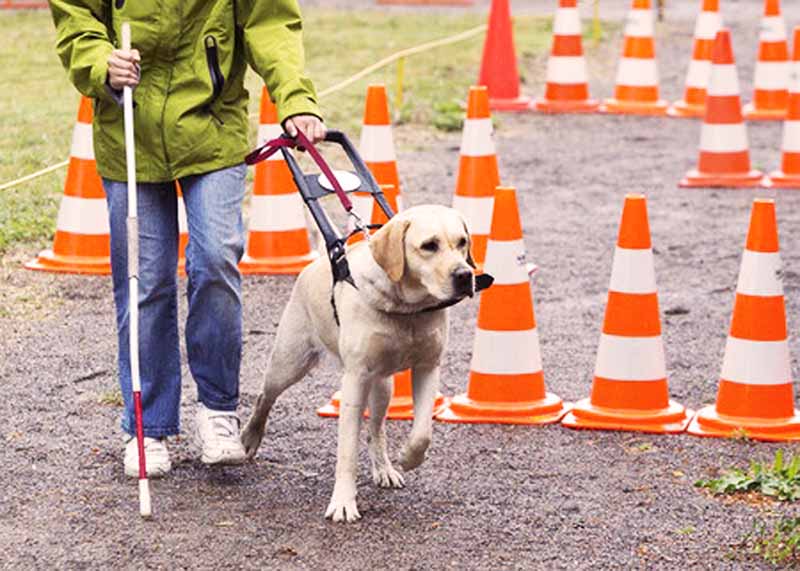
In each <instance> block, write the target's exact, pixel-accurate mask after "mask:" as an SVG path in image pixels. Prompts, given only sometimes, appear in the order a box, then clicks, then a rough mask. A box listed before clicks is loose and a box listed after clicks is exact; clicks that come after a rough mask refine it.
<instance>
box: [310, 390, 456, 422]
mask: <svg viewBox="0 0 800 571" xmlns="http://www.w3.org/2000/svg"><path fill="white" fill-rule="evenodd" d="M341 397H342V393H341V391H336V393H334V395H333V397H331V402H329V403H328V404H326V405H325V406H323V407H320V408H318V409H317V414H318V415H319V416H321V417H323V418H339V406H340V403H341ZM448 404H449V401H448V399H446V398H445V397H444V396H443V395H442V394H441V393H437V394H436V401H435V402H434V404H433V416H434V417H435V416H436V415H437V414H439V413H440V412H442V411H443V410H444V409H445V408H447V405H448ZM364 418H369V410H365V411H364ZM386 418H388V419H389V420H414V401H413V400H412V398H411V397H410V396H401V397H397V396H393V397H392V400H391V401H390V402H389V408H388V409H387V411H386Z"/></svg>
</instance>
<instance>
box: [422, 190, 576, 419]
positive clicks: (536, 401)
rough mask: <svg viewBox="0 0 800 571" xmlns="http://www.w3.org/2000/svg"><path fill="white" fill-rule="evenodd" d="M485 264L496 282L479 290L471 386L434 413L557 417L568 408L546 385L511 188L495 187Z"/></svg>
mask: <svg viewBox="0 0 800 571" xmlns="http://www.w3.org/2000/svg"><path fill="white" fill-rule="evenodd" d="M485 268H486V272H487V273H489V274H491V275H492V276H494V278H495V281H494V283H493V284H492V287H490V288H489V289H488V290H486V291H484V292H483V293H482V294H481V303H480V308H479V310H478V326H477V330H476V332H475V340H474V344H473V351H472V362H471V366H470V374H469V386H468V388H467V392H466V393H465V394H461V395H458V396H455V397H453V399H451V402H450V404H449V407H448V408H447V409H446V410H445V411H444V412H443V413H441V414H439V415H437V417H436V418H437V419H438V420H442V421H445V422H474V423H497V424H545V423H551V422H557V421H558V420H559V419H560V418H561V417H562V416H563V415H564V414H565V412H566V410H567V409H566V408H565V406H564V403H563V402H562V401H561V399H560V398H559V397H557V396H556V395H553V394H551V393H548V392H547V391H546V390H545V384H544V373H543V371H542V359H541V353H540V350H539V333H538V331H537V328H536V317H535V315H534V310H533V297H532V295H531V288H530V283H529V281H528V271H527V268H526V266H525V245H524V243H523V240H522V226H521V224H520V218H519V210H518V207H517V198H516V192H515V190H514V189H513V188H509V187H498V188H497V190H496V193H495V203H494V216H493V219H492V228H491V237H490V238H489V243H488V247H487V252H486V264H485Z"/></svg>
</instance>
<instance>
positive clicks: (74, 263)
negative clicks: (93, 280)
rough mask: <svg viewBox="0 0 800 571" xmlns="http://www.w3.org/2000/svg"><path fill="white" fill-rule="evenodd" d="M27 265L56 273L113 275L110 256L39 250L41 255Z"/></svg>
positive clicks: (34, 268)
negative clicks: (96, 256)
mask: <svg viewBox="0 0 800 571" xmlns="http://www.w3.org/2000/svg"><path fill="white" fill-rule="evenodd" d="M25 267H26V268H27V269H29V270H35V271H39V272H52V273H56V274H82V275H91V276H108V275H111V260H110V259H109V258H84V257H77V256H59V255H58V254H55V253H53V251H52V250H43V251H41V252H39V256H38V257H37V258H36V259H35V260H31V261H30V262H28V263H27V264H25Z"/></svg>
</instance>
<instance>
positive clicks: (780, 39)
mask: <svg viewBox="0 0 800 571" xmlns="http://www.w3.org/2000/svg"><path fill="white" fill-rule="evenodd" d="M788 87H789V46H788V44H787V43H786V23H785V22H784V20H783V16H782V15H781V0H764V17H763V18H762V19H761V34H760V37H759V43H758V61H756V74H755V78H754V80H753V88H754V94H753V102H752V103H748V104H747V105H745V106H744V116H745V118H747V119H784V118H785V117H786V106H787V104H788V101H789V92H788Z"/></svg>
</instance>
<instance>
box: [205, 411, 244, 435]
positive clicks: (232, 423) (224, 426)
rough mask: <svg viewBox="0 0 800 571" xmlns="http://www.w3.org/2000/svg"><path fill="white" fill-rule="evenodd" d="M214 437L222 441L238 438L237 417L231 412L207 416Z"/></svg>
mask: <svg viewBox="0 0 800 571" xmlns="http://www.w3.org/2000/svg"><path fill="white" fill-rule="evenodd" d="M208 420H209V421H210V423H211V429H212V431H213V432H214V436H216V437H217V438H221V439H223V440H231V439H237V440H238V438H239V417H238V416H237V415H236V413H233V412H215V413H213V414H209V415H208Z"/></svg>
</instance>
